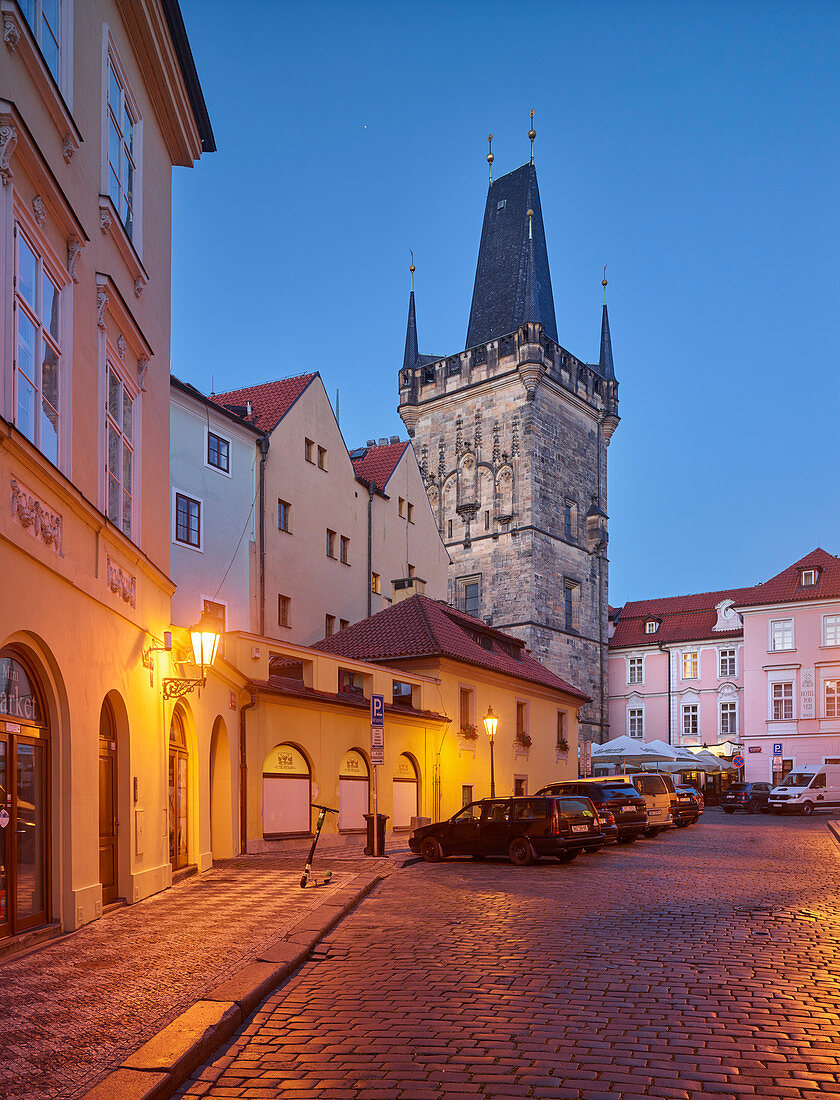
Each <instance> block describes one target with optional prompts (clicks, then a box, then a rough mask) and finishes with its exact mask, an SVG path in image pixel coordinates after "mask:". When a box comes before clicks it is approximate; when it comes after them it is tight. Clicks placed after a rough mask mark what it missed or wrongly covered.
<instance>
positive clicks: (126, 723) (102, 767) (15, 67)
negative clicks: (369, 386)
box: [0, 0, 214, 951]
mask: <svg viewBox="0 0 840 1100" xmlns="http://www.w3.org/2000/svg"><path fill="white" fill-rule="evenodd" d="M25 12H31V18H32V24H31V25H30V23H29V22H28V21H27V17H26V15H25ZM52 13H56V14H55V15H53V14H52ZM3 19H4V40H3V45H2V46H0V50H2V65H0V286H1V287H2V304H1V305H0V346H2V367H0V487H2V500H3V502H4V503H3V505H2V507H0V575H2V576H3V578H4V593H3V599H2V601H0V794H1V795H2V809H0V951H2V950H4V949H5V950H9V949H12V948H16V947H20V946H22V945H23V944H25V943H26V942H30V941H31V940H33V939H36V938H38V937H39V936H42V935H48V934H50V933H51V932H54V931H56V930H58V929H64V930H65V931H66V930H69V929H73V928H77V927H79V926H80V925H82V924H84V923H86V922H87V921H90V920H93V919H94V918H95V917H96V916H98V915H99V914H100V913H101V911H102V908H103V906H107V905H108V904H109V903H111V902H113V901H115V900H116V899H117V898H125V899H127V900H128V901H132V900H137V899H139V898H141V897H145V896H147V895H148V894H150V893H153V892H155V891H156V890H159V889H161V888H162V887H163V886H165V885H166V884H167V883H168V882H169V881H170V878H171V863H170V852H169V846H170V829H169V824H168V819H167V804H168V790H167V788H168V780H167V767H168V751H167V732H166V731H167V730H168V725H169V714H168V711H169V710H170V709H171V704H165V703H164V699H163V696H162V690H161V684H160V679H161V673H162V672H163V671H171V659H170V657H169V655H167V654H159V655H157V656H158V657H161V656H162V657H165V660H166V662H167V663H166V665H164V664H162V663H161V662H160V661H159V662H158V664H159V668H158V671H157V672H156V673H154V674H152V672H151V670H150V668H149V667H148V666H149V664H150V663H151V661H152V659H153V658H152V657H151V655H150V654H149V653H148V651H149V649H150V648H151V647H153V646H154V645H155V644H159V645H161V646H162V645H163V636H164V632H165V631H166V630H167V629H168V625H169V600H170V596H171V594H172V588H173V586H172V584H171V583H170V581H169V579H168V576H167V568H168V544H169V535H168V519H169V517H168V501H167V497H166V494H165V493H163V492H161V491H160V487H161V486H165V485H166V484H167V483H168V454H169V430H168V423H169V420H168V408H169V343H170V316H169V310H170V297H171V278H170V214H169V212H170V209H171V175H172V167H173V165H183V166H191V165H192V164H193V163H194V161H195V160H197V159H198V157H199V156H200V155H201V153H202V152H203V151H211V150H212V149H213V148H214V145H213V135H212V131H211V129H210V123H209V119H208V117H207V111H206V107H205V105H204V101H203V98H202V95H201V91H200V88H199V85H198V81H197V77H196V73H195V67H194V64H193V59H192V55H191V53H190V49H189V44H188V42H187V38H186V34H185V33H184V27H183V22H182V19H181V14H180V11H179V9H178V5H177V2H176V0H150V2H149V3H148V4H146V5H143V6H138V5H134V4H129V3H126V2H124V0H85V2H84V3H81V2H79V0H77V2H76V3H75V4H74V3H71V2H66V3H61V4H59V5H47V4H41V3H40V2H39V3H33V4H31V5H21V6H18V5H16V4H14V3H9V4H7V3H4V4H3ZM51 20H52V21H53V22H54V24H55V25H53V22H51ZM156 639H157V640H158V641H157V643H156Z"/></svg>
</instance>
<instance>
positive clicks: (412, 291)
mask: <svg viewBox="0 0 840 1100" xmlns="http://www.w3.org/2000/svg"><path fill="white" fill-rule="evenodd" d="M408 251H409V252H411V266H410V267H409V269H408V270H409V271H410V272H411V293H412V294H413V293H414V253H413V252H412V250H411V249H410V248H409V250H408Z"/></svg>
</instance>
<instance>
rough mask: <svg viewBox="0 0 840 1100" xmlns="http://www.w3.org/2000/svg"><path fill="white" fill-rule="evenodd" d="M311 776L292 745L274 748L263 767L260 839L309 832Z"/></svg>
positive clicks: (306, 761) (298, 751)
mask: <svg viewBox="0 0 840 1100" xmlns="http://www.w3.org/2000/svg"><path fill="white" fill-rule="evenodd" d="M311 801H312V775H311V773H310V771H309V762H308V760H307V759H306V757H305V756H304V755H303V753H302V752H301V751H300V749H296V748H295V747H294V745H275V747H274V748H273V749H272V750H271V752H270V753H269V754H268V756H267V757H266V758H265V764H264V765H263V836H264V837H265V838H266V840H276V839H278V838H279V837H286V836H301V835H304V836H305V835H307V834H308V833H309V832H310V831H311V820H312V815H311V813H310V807H309V804H310V803H311Z"/></svg>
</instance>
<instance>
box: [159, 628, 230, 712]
mask: <svg viewBox="0 0 840 1100" xmlns="http://www.w3.org/2000/svg"><path fill="white" fill-rule="evenodd" d="M221 633H222V632H221V623H220V622H219V620H218V619H216V618H215V617H214V616H213V615H211V614H210V612H209V611H202V612H201V617H200V619H199V620H198V622H197V623H196V624H195V626H191V627H190V641H191V643H192V650H193V658H194V663H195V664H196V665H198V667H199V668H200V669H201V676H200V677H199V678H198V679H197V680H191V679H187V678H183V677H177V678H172V679H166V680H164V681H163V697H164V699H177V698H178V697H179V696H181V695H186V694H187V692H189V691H192V690H193V689H194V688H197V687H204V685H205V684H206V683H207V671H206V670H207V668H208V667H209V666H210V665H212V664H213V662H214V661H215V659H216V650H217V649H218V648H219V639H220V637H221Z"/></svg>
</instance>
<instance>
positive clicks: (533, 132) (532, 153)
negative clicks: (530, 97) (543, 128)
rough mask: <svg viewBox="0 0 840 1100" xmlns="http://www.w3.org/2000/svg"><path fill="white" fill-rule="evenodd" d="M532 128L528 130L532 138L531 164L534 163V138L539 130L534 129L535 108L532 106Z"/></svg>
mask: <svg viewBox="0 0 840 1100" xmlns="http://www.w3.org/2000/svg"><path fill="white" fill-rule="evenodd" d="M530 119H531V129H530V130H529V131H528V137H529V138H530V139H531V164H533V163H534V138H535V137H536V136H537V131H536V130H535V129H534V108H533V107H532V108H531V112H530Z"/></svg>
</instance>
